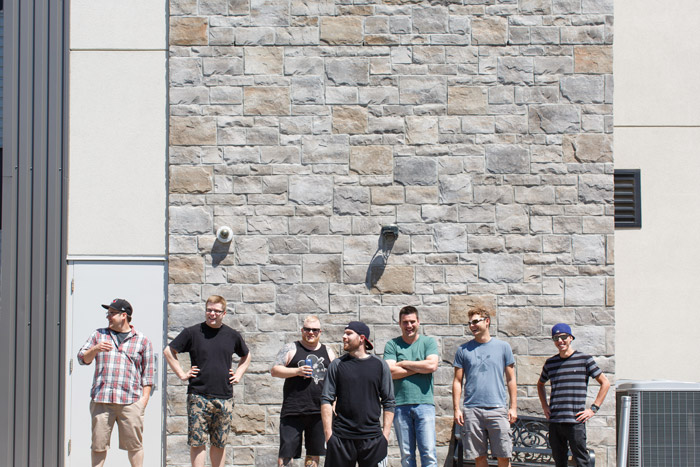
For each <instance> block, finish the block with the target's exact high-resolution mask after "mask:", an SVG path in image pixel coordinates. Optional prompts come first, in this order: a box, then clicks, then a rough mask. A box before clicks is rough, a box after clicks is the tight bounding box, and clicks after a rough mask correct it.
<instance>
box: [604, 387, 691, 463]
mask: <svg viewBox="0 0 700 467" xmlns="http://www.w3.org/2000/svg"><path fill="white" fill-rule="evenodd" d="M622 396H630V397H631V398H632V404H631V413H630V427H629V451H628V452H629V454H628V456H627V465H628V467H657V466H658V467H695V466H700V383H683V382H676V381H619V382H618V384H617V389H616V398H617V424H618V426H617V431H618V436H619V432H620V426H619V423H620V409H621V408H622V403H621V397H622ZM618 439H619V438H618Z"/></svg>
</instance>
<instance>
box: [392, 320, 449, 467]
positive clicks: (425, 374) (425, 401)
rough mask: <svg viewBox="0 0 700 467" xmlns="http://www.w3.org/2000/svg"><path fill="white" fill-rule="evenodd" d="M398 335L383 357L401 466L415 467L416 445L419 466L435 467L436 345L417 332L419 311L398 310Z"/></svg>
mask: <svg viewBox="0 0 700 467" xmlns="http://www.w3.org/2000/svg"><path fill="white" fill-rule="evenodd" d="M399 325H400V326H401V336H399V337H397V338H395V339H392V340H390V341H389V342H387V343H386V346H385V347H384V360H386V362H387V364H388V365H389V368H390V369H391V377H392V379H393V380H394V395H395V397H396V409H395V412H394V430H395V431H396V437H397V439H398V441H399V449H400V450H401V466H402V467H416V446H417V447H418V453H419V454H420V463H421V466H422V467H428V466H430V467H437V455H436V452H435V445H436V440H435V403H434V401H433V373H434V372H435V370H437V368H438V360H439V357H438V347H437V343H436V342H435V339H433V338H432V337H427V336H421V335H420V334H419V333H418V328H419V327H420V319H419V318H418V310H417V309H416V308H415V307H412V306H405V307H403V308H401V310H400V311H399Z"/></svg>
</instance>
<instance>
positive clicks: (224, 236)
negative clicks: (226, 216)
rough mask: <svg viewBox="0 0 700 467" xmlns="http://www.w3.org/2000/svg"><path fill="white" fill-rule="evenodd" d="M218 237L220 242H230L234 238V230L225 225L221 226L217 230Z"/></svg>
mask: <svg viewBox="0 0 700 467" xmlns="http://www.w3.org/2000/svg"><path fill="white" fill-rule="evenodd" d="M216 239H217V240H218V241H219V243H230V242H231V240H232V239H233V230H231V227H228V226H225V225H223V226H221V227H219V230H217V231H216Z"/></svg>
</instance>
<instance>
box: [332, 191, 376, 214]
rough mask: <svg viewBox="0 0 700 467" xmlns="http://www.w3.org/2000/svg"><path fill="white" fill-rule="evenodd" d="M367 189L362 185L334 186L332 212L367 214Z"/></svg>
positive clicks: (368, 203)
mask: <svg viewBox="0 0 700 467" xmlns="http://www.w3.org/2000/svg"><path fill="white" fill-rule="evenodd" d="M369 205H370V198H369V189H368V188H364V187H350V186H341V187H336V188H335V193H334V196H333V212H334V213H335V214H338V215H368V214H369Z"/></svg>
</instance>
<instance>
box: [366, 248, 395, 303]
mask: <svg viewBox="0 0 700 467" xmlns="http://www.w3.org/2000/svg"><path fill="white" fill-rule="evenodd" d="M395 242H396V237H395V236H390V235H381V236H380V237H379V242H378V245H377V251H375V252H374V255H372V260H371V261H370V262H369V266H368V267H367V274H366V275H365V286H366V287H367V289H368V290H370V289H372V287H374V286H375V285H377V282H379V279H380V278H381V277H382V274H384V270H385V269H386V263H387V261H388V260H389V254H390V253H391V249H392V248H394V243H395Z"/></svg>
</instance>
